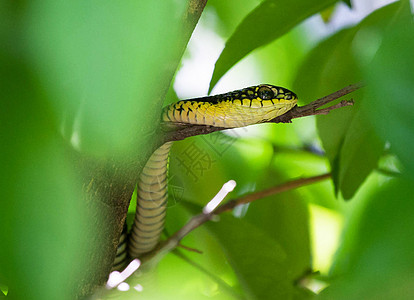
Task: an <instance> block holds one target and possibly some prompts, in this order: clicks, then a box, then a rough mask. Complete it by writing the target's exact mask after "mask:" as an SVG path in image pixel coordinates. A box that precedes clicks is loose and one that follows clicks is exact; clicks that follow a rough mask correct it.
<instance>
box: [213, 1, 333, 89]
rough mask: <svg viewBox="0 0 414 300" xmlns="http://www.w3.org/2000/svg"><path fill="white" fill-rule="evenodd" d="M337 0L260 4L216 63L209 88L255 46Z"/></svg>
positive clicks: (231, 39) (229, 41)
mask: <svg viewBox="0 0 414 300" xmlns="http://www.w3.org/2000/svg"><path fill="white" fill-rule="evenodd" d="M336 1H337V0H322V1H306V0H305V1H304V0H294V1H288V0H267V1H264V2H263V3H261V4H260V5H259V6H257V7H256V8H255V9H254V10H253V11H252V12H251V13H250V14H249V15H248V16H247V17H246V18H245V19H244V20H243V21H242V23H241V24H240V25H239V26H238V27H237V29H236V31H235V32H234V33H233V35H232V36H231V37H230V39H229V40H228V41H227V43H226V46H225V48H224V50H223V52H222V53H221V55H220V57H219V59H218V60H217V62H216V66H215V69H214V73H213V77H212V79H211V82H210V88H209V91H211V90H212V89H213V87H214V85H215V84H216V83H217V82H218V81H219V79H220V78H221V77H222V76H223V75H224V74H225V73H226V72H227V71H228V70H229V69H230V68H231V67H232V66H233V65H235V64H236V63H237V62H238V61H239V60H241V59H242V58H243V57H245V56H246V55H247V54H249V53H250V52H251V51H253V50H254V49H256V48H258V47H260V46H263V45H266V44H268V43H270V42H272V41H274V40H275V39H277V38H278V37H280V36H282V35H284V34H285V33H287V32H288V31H289V30H290V29H292V28H293V27H295V26H296V25H298V24H299V23H300V22H302V21H303V20H305V19H306V18H308V17H310V16H311V15H313V14H315V13H317V12H319V11H321V10H323V9H324V8H326V7H328V6H329V5H331V4H333V3H335V2H336Z"/></svg>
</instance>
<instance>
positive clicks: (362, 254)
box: [320, 178, 414, 299]
mask: <svg viewBox="0 0 414 300" xmlns="http://www.w3.org/2000/svg"><path fill="white" fill-rule="evenodd" d="M412 184H413V182H412V180H411V181H409V180H407V178H400V179H393V180H391V181H388V182H385V183H384V182H382V181H381V183H379V182H378V181H377V187H376V189H375V192H374V193H373V194H371V195H370V197H369V198H368V199H367V202H368V203H367V205H366V206H365V207H364V208H363V210H362V211H361V213H356V214H352V218H351V222H350V225H349V226H348V227H347V228H346V230H345V233H344V239H343V245H342V247H341V248H340V250H339V253H338V256H337V261H336V267H335V268H334V271H333V274H332V278H333V279H332V281H331V285H330V287H328V288H327V289H326V290H325V291H323V292H322V294H321V295H320V298H321V299H412V298H413V297H414V289H413V284H412V283H413V282H414V271H413V270H414V263H413V262H414V242H413V239H412V236H413V235H414V219H413V218H412V211H413V210H414V202H413V201H412Z"/></svg>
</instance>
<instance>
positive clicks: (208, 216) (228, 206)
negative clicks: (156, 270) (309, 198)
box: [141, 173, 331, 264]
mask: <svg viewBox="0 0 414 300" xmlns="http://www.w3.org/2000/svg"><path fill="white" fill-rule="evenodd" d="M330 177H331V174H330V173H327V174H322V175H318V176H314V177H308V178H299V179H296V180H292V181H289V182H286V183H284V184H281V185H278V186H274V187H271V188H269V189H266V190H263V191H259V192H255V193H252V194H248V195H246V196H244V197H241V198H238V199H235V200H230V201H229V202H227V203H225V204H223V205H220V206H219V207H217V208H216V209H215V210H213V211H211V212H210V213H201V214H198V215H196V216H194V217H192V218H191V219H190V220H189V221H188V222H187V224H185V225H184V226H183V227H182V228H181V229H180V230H178V231H177V232H176V233H174V234H173V235H172V236H171V237H170V238H168V239H167V240H166V241H164V242H162V243H160V245H159V246H158V248H157V249H155V250H154V251H152V252H151V253H149V254H148V255H146V256H144V257H142V258H141V261H142V263H143V264H153V263H154V264H156V263H158V262H159V261H160V260H161V259H162V258H163V257H164V255H165V254H167V253H168V252H170V251H172V250H173V249H175V248H176V247H178V246H179V245H180V241H181V240H182V239H183V238H184V237H185V236H186V235H187V234H189V233H190V232H191V231H193V230H194V229H196V228H198V227H200V226H201V225H203V224H204V223H206V222H207V221H210V220H212V219H214V218H215V217H216V216H217V215H219V214H221V213H223V212H226V211H230V210H232V209H234V208H235V207H236V206H238V205H241V204H246V203H250V202H253V201H256V200H259V199H262V198H265V197H268V196H271V195H276V194H280V193H283V192H286V191H290V190H293V189H296V188H299V187H302V186H305V185H309V184H312V183H315V182H319V181H323V180H325V179H328V178H330Z"/></svg>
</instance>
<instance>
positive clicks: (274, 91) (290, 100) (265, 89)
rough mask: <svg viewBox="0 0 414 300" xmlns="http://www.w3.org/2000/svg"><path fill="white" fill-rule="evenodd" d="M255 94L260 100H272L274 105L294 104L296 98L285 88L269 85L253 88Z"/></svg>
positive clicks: (296, 100)
mask: <svg viewBox="0 0 414 300" xmlns="http://www.w3.org/2000/svg"><path fill="white" fill-rule="evenodd" d="M255 94H256V95H257V97H258V98H260V99H262V100H272V101H273V102H275V103H280V104H283V103H286V104H296V103H297V102H298V97H297V96H296V94H295V93H294V92H292V91H290V90H288V89H286V88H283V87H280V86H275V85H271V84H261V85H258V86H256V87H255Z"/></svg>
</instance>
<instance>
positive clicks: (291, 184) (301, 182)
mask: <svg viewBox="0 0 414 300" xmlns="http://www.w3.org/2000/svg"><path fill="white" fill-rule="evenodd" d="M330 177H331V174H330V173H326V174H322V175H318V176H314V177H307V178H299V179H296V180H292V181H288V182H286V183H283V184H281V185H278V186H274V187H271V188H268V189H266V190H263V191H259V192H255V193H252V194H248V195H246V196H244V197H241V198H239V199H236V200H230V201H229V202H227V203H226V204H223V205H221V206H219V207H218V208H217V209H216V210H215V212H214V213H215V214H221V213H223V212H225V211H230V210H232V209H234V208H235V207H236V206H238V205H241V204H246V203H250V202H253V201H256V200H259V199H262V198H265V197H268V196H271V195H275V194H280V193H283V192H286V191H290V190H293V189H296V188H298V187H302V186H305V185H308V184H312V183H314V182H318V181H322V180H325V179H328V178H330Z"/></svg>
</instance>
